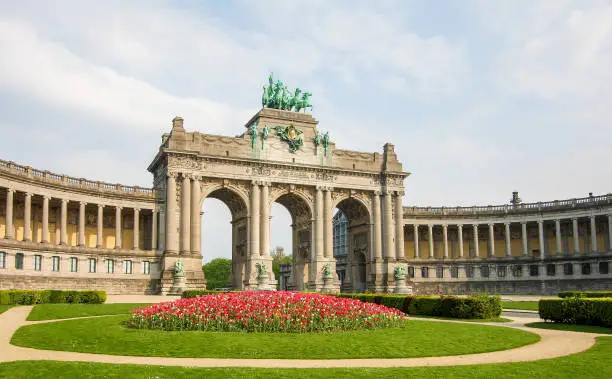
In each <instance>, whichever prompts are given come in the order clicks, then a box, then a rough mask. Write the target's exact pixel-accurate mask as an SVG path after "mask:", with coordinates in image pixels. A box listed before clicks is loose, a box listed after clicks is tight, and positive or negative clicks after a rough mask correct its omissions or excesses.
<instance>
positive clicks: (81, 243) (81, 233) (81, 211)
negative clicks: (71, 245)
mask: <svg viewBox="0 0 612 379" xmlns="http://www.w3.org/2000/svg"><path fill="white" fill-rule="evenodd" d="M86 205H87V203H86V202H84V201H81V202H79V242H78V244H77V245H78V246H85V206H86Z"/></svg>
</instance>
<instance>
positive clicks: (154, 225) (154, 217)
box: [151, 209, 202, 251]
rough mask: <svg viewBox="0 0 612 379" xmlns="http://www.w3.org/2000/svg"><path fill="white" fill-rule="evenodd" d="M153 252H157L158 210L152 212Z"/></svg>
mask: <svg viewBox="0 0 612 379" xmlns="http://www.w3.org/2000/svg"><path fill="white" fill-rule="evenodd" d="M151 219H152V222H151V251H156V250H157V210H155V209H152V210H151ZM198 219H199V220H201V219H202V218H201V217H199V218H198ZM200 245H201V243H200V244H198V246H200Z"/></svg>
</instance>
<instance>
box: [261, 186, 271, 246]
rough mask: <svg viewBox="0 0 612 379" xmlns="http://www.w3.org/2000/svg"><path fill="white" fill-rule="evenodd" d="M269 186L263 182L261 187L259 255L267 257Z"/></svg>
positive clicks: (268, 242) (268, 240)
mask: <svg viewBox="0 0 612 379" xmlns="http://www.w3.org/2000/svg"><path fill="white" fill-rule="evenodd" d="M269 191H270V187H269V184H268V183H263V185H262V187H261V203H260V204H259V205H260V206H261V211H260V216H261V221H260V222H261V241H260V246H261V255H262V256H264V257H267V256H269V255H270V205H269V204H268V202H269V193H270V192H269Z"/></svg>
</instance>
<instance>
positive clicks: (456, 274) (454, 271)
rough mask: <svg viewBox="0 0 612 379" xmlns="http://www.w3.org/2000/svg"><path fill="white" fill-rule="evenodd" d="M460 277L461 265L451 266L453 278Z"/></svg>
mask: <svg viewBox="0 0 612 379" xmlns="http://www.w3.org/2000/svg"><path fill="white" fill-rule="evenodd" d="M458 277H459V267H451V278H458Z"/></svg>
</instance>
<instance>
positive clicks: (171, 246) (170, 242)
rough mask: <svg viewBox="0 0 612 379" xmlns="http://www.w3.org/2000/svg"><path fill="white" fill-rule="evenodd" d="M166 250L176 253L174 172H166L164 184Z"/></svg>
mask: <svg viewBox="0 0 612 379" xmlns="http://www.w3.org/2000/svg"><path fill="white" fill-rule="evenodd" d="M165 216H166V220H165V221H166V244H165V245H166V246H165V248H166V251H167V252H169V253H174V254H176V253H178V235H177V233H176V231H177V224H176V178H175V175H174V174H168V182H167V184H166V214H165Z"/></svg>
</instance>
